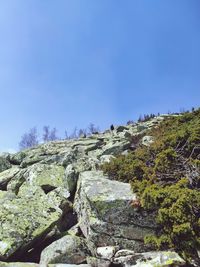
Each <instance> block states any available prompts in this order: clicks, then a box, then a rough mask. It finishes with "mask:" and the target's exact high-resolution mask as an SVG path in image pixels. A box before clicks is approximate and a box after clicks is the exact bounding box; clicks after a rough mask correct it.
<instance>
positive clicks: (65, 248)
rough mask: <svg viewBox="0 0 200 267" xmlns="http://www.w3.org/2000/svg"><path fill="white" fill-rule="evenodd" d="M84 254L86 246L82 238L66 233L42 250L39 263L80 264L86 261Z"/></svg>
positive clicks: (85, 253)
mask: <svg viewBox="0 0 200 267" xmlns="http://www.w3.org/2000/svg"><path fill="white" fill-rule="evenodd" d="M86 255H87V247H86V245H85V242H84V240H83V239H82V238H79V237H77V236H70V235H66V236H64V237H62V238H61V239H59V240H57V241H55V242H53V243H52V244H51V245H49V246H48V247H46V248H45V249H44V250H43V251H42V253H41V258H40V264H49V263H68V264H69V263H70V264H81V263H84V262H85V261H86Z"/></svg>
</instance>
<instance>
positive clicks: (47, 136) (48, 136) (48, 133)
mask: <svg viewBox="0 0 200 267" xmlns="http://www.w3.org/2000/svg"><path fill="white" fill-rule="evenodd" d="M43 132H44V133H43V141H44V142H49V141H54V140H57V139H58V137H57V134H56V133H57V130H56V128H55V127H54V128H53V129H52V130H50V127H49V126H44V127H43Z"/></svg>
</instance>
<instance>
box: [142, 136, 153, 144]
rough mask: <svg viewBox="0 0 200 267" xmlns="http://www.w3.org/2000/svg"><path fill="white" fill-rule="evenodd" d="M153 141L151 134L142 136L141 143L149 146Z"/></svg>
mask: <svg viewBox="0 0 200 267" xmlns="http://www.w3.org/2000/svg"><path fill="white" fill-rule="evenodd" d="M153 142H154V139H153V137H152V136H150V135H145V136H144V137H143V138H142V144H143V145H144V146H150V145H151V144H152V143H153Z"/></svg>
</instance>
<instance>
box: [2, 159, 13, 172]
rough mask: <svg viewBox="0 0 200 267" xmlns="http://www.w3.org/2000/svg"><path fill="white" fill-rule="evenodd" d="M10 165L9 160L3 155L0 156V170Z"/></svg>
mask: <svg viewBox="0 0 200 267" xmlns="http://www.w3.org/2000/svg"><path fill="white" fill-rule="evenodd" d="M11 167H12V165H11V164H10V162H9V161H8V160H7V159H6V158H5V157H3V156H0V172H2V171H5V170H7V169H9V168H11Z"/></svg>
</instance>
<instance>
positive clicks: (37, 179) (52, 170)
mask: <svg viewBox="0 0 200 267" xmlns="http://www.w3.org/2000/svg"><path fill="white" fill-rule="evenodd" d="M64 172H65V170H64V167H62V166H57V165H54V164H51V165H47V164H41V163H37V164H34V165H32V166H30V167H29V168H28V169H27V171H26V173H25V178H26V184H27V185H28V186H34V185H37V186H40V187H42V189H43V190H45V191H47V192H48V191H50V190H52V189H55V188H57V187H64Z"/></svg>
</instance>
